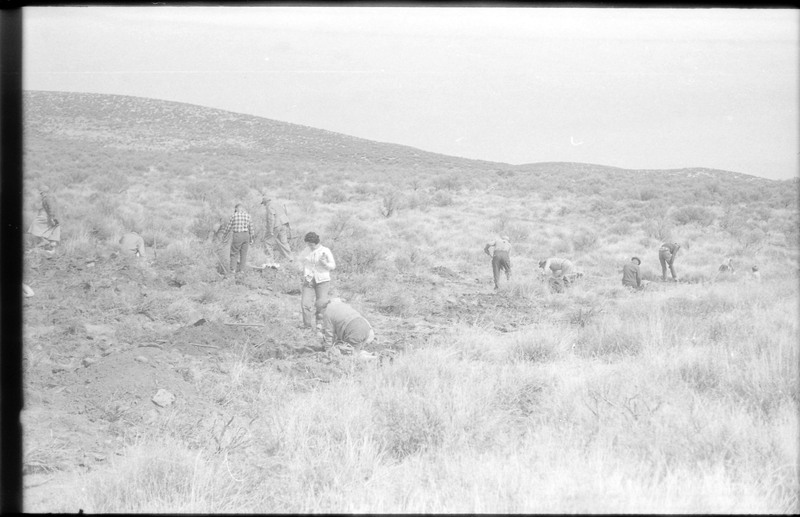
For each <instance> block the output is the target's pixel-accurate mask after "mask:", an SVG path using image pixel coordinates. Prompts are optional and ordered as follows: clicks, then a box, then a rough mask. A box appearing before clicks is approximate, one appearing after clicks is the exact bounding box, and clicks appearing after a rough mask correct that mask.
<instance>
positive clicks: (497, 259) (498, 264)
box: [492, 251, 511, 287]
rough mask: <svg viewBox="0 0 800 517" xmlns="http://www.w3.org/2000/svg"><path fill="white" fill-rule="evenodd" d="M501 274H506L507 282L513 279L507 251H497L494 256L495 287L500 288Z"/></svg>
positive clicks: (493, 273)
mask: <svg viewBox="0 0 800 517" xmlns="http://www.w3.org/2000/svg"><path fill="white" fill-rule="evenodd" d="M500 272H505V274H506V280H510V279H511V259H510V258H509V256H508V252H507V251H495V252H494V255H493V256H492V275H493V276H494V286H495V287H500V283H499V282H500Z"/></svg>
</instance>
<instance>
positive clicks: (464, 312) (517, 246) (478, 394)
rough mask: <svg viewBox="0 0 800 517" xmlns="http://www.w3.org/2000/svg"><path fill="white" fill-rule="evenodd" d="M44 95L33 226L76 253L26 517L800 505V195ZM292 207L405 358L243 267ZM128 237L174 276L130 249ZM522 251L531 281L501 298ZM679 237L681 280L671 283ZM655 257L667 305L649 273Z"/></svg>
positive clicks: (62, 259) (336, 289)
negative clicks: (40, 194)
mask: <svg viewBox="0 0 800 517" xmlns="http://www.w3.org/2000/svg"><path fill="white" fill-rule="evenodd" d="M26 95H27V96H26V117H27V119H26V126H25V130H26V135H25V136H26V138H25V145H26V151H25V152H26V155H25V160H26V161H25V165H26V168H25V180H26V192H25V194H24V195H25V197H24V202H25V206H26V208H27V210H26V213H27V216H26V217H28V219H30V218H32V215H31V214H32V213H33V211H34V209H35V207H36V205H35V201H36V192H35V191H34V190H35V189H34V187H35V186H36V185H37V184H38V182H40V181H44V182H47V183H48V184H49V185H50V187H51V190H52V192H53V193H54V196H55V197H56V199H57V200H58V203H59V207H60V211H61V214H62V217H61V220H62V224H63V227H64V228H63V232H62V235H63V239H64V240H63V242H62V246H61V247H60V249H59V250H58V251H57V252H56V253H55V254H54V255H52V256H50V255H47V254H46V253H44V252H41V251H40V250H29V252H28V253H26V255H25V282H26V283H27V284H28V285H30V286H31V287H32V288H33V289H34V291H35V292H36V294H35V296H34V297H32V298H26V299H25V301H24V311H25V312H24V341H25V343H24V357H25V364H24V372H25V379H24V389H25V397H26V409H25V411H24V414H23V425H24V432H25V450H24V465H25V476H26V480H25V481H26V483H25V484H26V487H28V488H26V494H25V500H24V501H25V504H26V510H27V511H30V512H75V511H77V510H79V509H82V510H84V511H85V512H87V513H88V512H93V513H97V512H100V513H105V512H109V513H110V512H139V511H142V512H158V513H162V512H163V513H176V512H189V513H215V512H225V513H265V512H280V513H397V512H401V513H453V512H463V513H482V512H490V513H585V512H591V513H665V512H666V513H734V512H735V513H797V512H798V510H800V501H798V488H800V482H799V481H798V460H797V458H798V453H799V452H800V450H799V449H798V445H797V444H798V440H797V436H798V410H799V409H800V389H798V386H799V385H800V384H798V380H799V376H798V368H799V367H798V364H799V363H800V354H798V345H797V343H798V324H797V316H796V309H797V303H798V292H797V282H798V245H800V243H799V242H798V230H797V228H798V225H797V221H798V207H797V205H796V203H787V201H786V200H787V199H789V197H788V196H789V194H786V192H790V193H795V194H796V183H795V182H774V181H768V180H761V179H758V178H753V177H749V176H746V175H741V174H736V173H726V172H723V171H713V170H710V169H684V170H676V171H625V170H621V169H616V168H612V167H601V166H594V165H587V164H575V163H573V164H564V163H541V164H531V165H524V166H507V165H503V164H487V163H486V162H478V161H470V160H464V159H459V158H452V157H447V156H442V155H437V154H434V153H425V152H423V151H419V150H416V149H411V148H407V147H402V146H392V145H384V144H376V143H374V142H369V141H366V140H359V139H352V138H349V137H343V136H341V135H336V134H335V133H330V132H322V131H316V130H313V129H310V128H302V127H300V126H292V125H289V124H282V123H278V122H274V121H269V120H265V119H258V118H255V117H248V116H244V115H237V114H231V113H226V112H221V111H218V110H210V109H205V108H199V107H193V106H187V105H181V104H174V103H167V102H159V101H151V100H146V99H134V98H130V97H112V96H102V95H100V96H97V95H88V94H87V95H83V94H60V93H43V92H32V93H29V94H26ZM87 114H92V115H91V117H88V115H87ZM120 121H124V122H125V124H122V122H120ZM187 121H190V122H187ZM109 171H111V173H110V174H111V175H110V176H107V174H108V173H109ZM423 171H424V172H423ZM108 177H111V178H112V181H109V180H108V179H107V178H108ZM487 178H488V180H487ZM387 185H390V186H392V187H393V188H394V187H395V186H396V189H394V190H386V189H387ZM266 188H269V189H270V192H272V193H273V194H274V195H275V196H276V197H277V198H280V199H282V200H287V201H288V203H287V204H288V207H289V212H290V218H291V221H292V229H293V233H294V238H293V244H294V246H295V247H296V246H297V245H299V240H300V239H302V235H303V234H304V233H305V232H307V231H312V230H313V231H317V232H319V233H320V235H321V236H322V240H323V244H325V245H326V246H329V247H330V248H331V249H332V250H333V253H334V256H335V258H336V261H337V266H338V267H337V268H336V270H335V271H334V272H333V282H332V293H331V294H332V295H335V296H341V297H343V298H345V299H346V300H347V301H348V302H349V303H351V304H352V305H354V306H355V307H356V308H357V309H358V310H359V311H360V312H361V313H362V314H364V315H365V316H366V317H367V319H369V321H370V322H371V323H372V324H373V326H374V328H375V332H376V341H375V342H374V343H372V344H371V345H369V346H368V347H367V349H368V350H369V351H371V352H373V353H375V354H377V355H379V357H380V359H379V360H375V361H357V360H355V359H353V358H352V357H350V356H342V355H336V354H335V353H327V352H320V351H318V350H316V349H315V347H316V346H317V344H318V342H317V338H316V337H315V336H314V335H313V333H310V332H307V331H305V330H303V329H300V328H299V324H300V316H299V294H300V278H299V277H300V275H299V273H298V272H297V271H296V270H295V269H294V268H293V267H291V266H290V265H289V264H288V263H284V264H283V266H284V267H282V268H280V269H278V270H271V269H267V270H265V271H263V272H260V273H258V272H254V271H253V272H249V273H247V274H245V275H243V276H242V277H240V278H238V279H235V280H231V279H229V280H222V278H221V276H220V275H219V274H218V268H219V262H220V261H222V262H223V263H226V262H227V260H228V254H227V247H226V244H223V243H218V242H212V241H211V237H212V234H211V232H212V230H213V226H214V225H215V224H218V223H219V221H220V220H221V219H226V218H227V217H229V214H230V212H231V210H232V208H233V204H234V203H235V202H241V203H243V204H244V205H245V206H246V207H247V209H248V211H249V212H250V213H251V214H253V215H254V221H255V223H256V226H257V230H258V231H259V232H263V225H264V221H263V208H262V207H260V205H259V202H260V199H261V192H262V191H263V190H264V189H266ZM598 192H601V193H602V194H598ZM745 203H747V206H745V205H744V204H745ZM390 209H391V210H390ZM129 229H137V230H139V231H140V233H141V234H142V236H143V238H144V240H145V243H146V245H147V248H148V249H147V259H146V260H145V261H142V260H136V259H134V258H131V257H125V256H121V255H119V252H120V250H119V246H118V245H117V241H118V240H119V237H120V236H121V235H122V233H123V232H124V231H127V230H129ZM500 232H503V233H508V234H509V236H510V237H511V240H512V243H513V246H514V248H513V250H512V253H511V262H512V267H513V269H512V271H513V274H512V278H511V280H510V281H509V282H507V283H505V284H503V285H502V286H501V289H499V290H498V291H497V292H494V291H493V284H492V277H491V266H490V262H489V259H488V258H487V257H486V255H485V254H483V245H484V244H485V242H486V241H487V240H489V239H491V238H492V236H493V235H495V234H497V233H500ZM667 239H673V240H675V241H678V242H680V243H682V245H683V247H682V249H681V251H680V254H679V255H678V258H677V261H676V264H675V265H676V268H677V271H678V275H679V278H680V279H681V280H683V281H682V282H680V283H675V284H673V283H661V282H660V281H657V280H658V279H660V275H661V270H660V265H659V262H658V259H657V253H658V252H657V250H658V246H659V245H660V244H661V242H662V241H663V240H667ZM250 254H251V257H252V262H254V263H258V262H259V261H261V260H262V259H263V258H264V250H263V247H262V245H261V243H260V242H259V243H257V244H255V245H254V246H252V247H251V248H250ZM559 255H561V256H565V257H567V258H571V259H573V260H574V261H575V262H576V265H577V266H578V267H580V268H581V269H582V270H583V271H584V272H585V275H586V276H585V277H584V278H583V279H582V280H581V282H579V283H577V284H576V285H574V286H573V287H571V288H570V289H568V290H567V291H566V292H565V293H560V294H559V293H553V292H551V291H550V290H549V289H548V288H547V285H546V283H544V282H542V281H541V280H540V279H539V278H538V275H537V272H538V268H537V263H538V260H539V259H541V258H546V257H548V256H559ZM631 256H638V257H641V259H642V265H641V274H642V278H644V279H646V280H651V281H653V282H652V283H651V284H649V285H648V286H647V288H646V289H645V290H644V291H642V292H637V293H632V292H629V291H627V290H626V289H625V288H623V287H622V285H621V283H620V279H621V268H622V265H623V264H624V263H626V262H627V261H629V260H630V257H631ZM727 256H733V257H734V260H735V262H736V264H737V272H736V274H731V275H726V276H718V275H717V273H718V269H717V268H718V266H719V264H720V263H721V261H722V260H723V259H724V258H725V257H727ZM264 261H265V259H264ZM753 264H758V265H760V267H761V272H760V273H761V275H762V277H761V278H760V280H759V279H757V278H755V277H753V276H752V275H751V274H750V273H749V269H750V266H751V265H753ZM159 390H164V391H166V392H168V393H169V394H171V395H172V396H173V397H174V401H171V402H163V404H165V405H163V406H162V405H159V404H157V403H156V402H154V397H155V396H156V395H157V394H158V393H159ZM162 395H163V394H162ZM167 400H169V399H167ZM56 481H57V482H56Z"/></svg>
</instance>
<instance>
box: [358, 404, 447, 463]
mask: <svg viewBox="0 0 800 517" xmlns="http://www.w3.org/2000/svg"><path fill="white" fill-rule="evenodd" d="M401 393H402V392H401ZM373 418H374V423H375V425H376V427H377V428H378V430H379V431H378V436H379V439H380V441H381V443H382V445H383V447H384V449H385V450H386V451H387V452H388V453H389V454H390V455H391V456H392V457H393V458H395V459H397V460H402V459H404V458H406V457H407V456H409V455H411V454H415V453H417V452H420V451H424V450H426V449H429V448H430V447H433V446H437V445H439V444H440V443H441V442H442V440H443V438H444V424H443V422H442V420H441V418H440V417H439V415H438V414H437V412H436V411H435V409H434V408H433V407H431V405H430V403H428V402H427V400H425V399H424V398H420V397H413V396H411V395H406V396H403V395H401V394H398V395H397V396H396V397H394V398H388V399H387V400H382V401H377V402H376V407H375V411H374V417H373Z"/></svg>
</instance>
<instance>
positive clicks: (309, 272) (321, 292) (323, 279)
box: [300, 232, 336, 328]
mask: <svg viewBox="0 0 800 517" xmlns="http://www.w3.org/2000/svg"><path fill="white" fill-rule="evenodd" d="M303 241H304V242H305V243H306V245H307V248H306V250H307V251H306V252H305V254H304V255H303V258H302V267H303V287H302V294H301V296H300V310H301V312H302V314H303V326H304V327H306V328H313V327H314V323H315V321H316V326H317V328H321V327H322V313H321V312H320V310H319V309H318V308H315V301H316V300H323V299H327V298H328V292H329V291H330V285H331V271H333V270H334V269H336V262H335V261H334V260H333V254H332V253H331V250H329V249H328V248H326V247H325V246H322V245H320V243H319V235H317V234H316V233H314V232H308V233H307V234H306V236H305V238H303ZM315 309H316V310H315ZM315 314H316V317H315Z"/></svg>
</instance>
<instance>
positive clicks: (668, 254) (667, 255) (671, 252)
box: [658, 242, 681, 282]
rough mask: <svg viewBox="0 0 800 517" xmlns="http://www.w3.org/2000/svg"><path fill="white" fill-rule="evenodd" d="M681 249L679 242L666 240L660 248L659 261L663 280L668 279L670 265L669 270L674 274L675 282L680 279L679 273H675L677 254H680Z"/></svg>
mask: <svg viewBox="0 0 800 517" xmlns="http://www.w3.org/2000/svg"><path fill="white" fill-rule="evenodd" d="M679 249H681V246H680V244H678V243H677V242H665V243H664V244H662V245H661V247H660V248H659V249H658V261H659V262H661V281H662V282H664V281H666V280H667V266H669V272H670V273H671V274H672V280H673V281H675V282H677V281H678V275H677V274H675V255H677V254H678V250H679Z"/></svg>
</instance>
